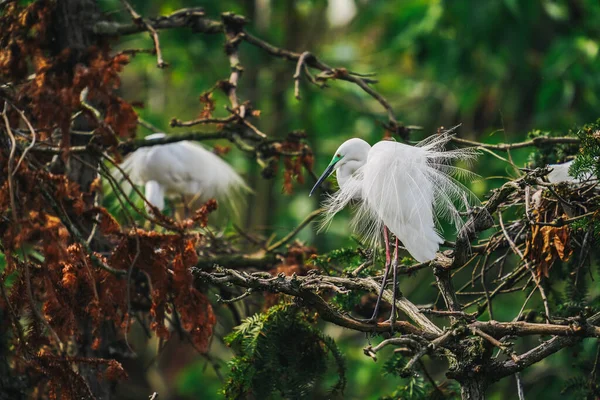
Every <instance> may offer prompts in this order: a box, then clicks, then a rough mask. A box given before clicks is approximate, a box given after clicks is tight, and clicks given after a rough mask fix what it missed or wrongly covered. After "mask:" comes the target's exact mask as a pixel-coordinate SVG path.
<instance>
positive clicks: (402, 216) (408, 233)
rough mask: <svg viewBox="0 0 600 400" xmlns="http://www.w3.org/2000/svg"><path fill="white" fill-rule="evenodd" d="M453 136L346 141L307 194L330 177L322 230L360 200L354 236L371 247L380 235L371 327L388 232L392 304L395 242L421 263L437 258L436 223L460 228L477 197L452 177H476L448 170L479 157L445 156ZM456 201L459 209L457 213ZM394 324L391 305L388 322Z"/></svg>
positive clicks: (466, 153)
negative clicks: (334, 184) (333, 185)
mask: <svg viewBox="0 0 600 400" xmlns="http://www.w3.org/2000/svg"><path fill="white" fill-rule="evenodd" d="M450 138H451V136H450V135H449V134H448V133H447V132H446V133H444V134H440V135H434V136H431V137H430V138H428V139H426V140H424V141H422V142H420V143H419V144H417V145H416V146H410V145H406V144H402V143H398V142H394V141H381V142H379V143H376V144H375V145H374V146H373V147H371V146H370V145H369V144H368V143H367V142H365V141H364V140H362V139H357V138H354V139H350V140H347V141H346V142H344V143H343V144H342V145H341V146H340V147H339V148H338V150H337V151H336V152H335V155H334V156H333V158H332V160H331V162H330V163H329V165H328V167H327V169H326V170H325V172H323V174H322V175H321V177H320V178H319V179H318V181H317V183H316V184H315V186H314V187H313V189H312V190H311V192H310V194H311V195H312V193H313V192H314V190H315V189H316V188H317V187H318V186H319V185H320V184H321V183H322V182H323V181H324V180H325V179H326V178H327V177H328V176H329V175H331V174H332V173H333V172H334V171H336V178H337V181H338V184H339V190H338V191H337V192H336V193H335V194H333V195H332V196H331V197H330V198H329V199H328V200H327V201H326V202H325V216H326V218H325V223H324V225H326V224H327V223H328V222H329V221H330V220H331V218H333V216H334V215H335V214H336V213H337V212H338V211H340V210H341V209H343V208H344V207H345V206H346V205H347V204H348V203H350V202H351V201H352V200H359V205H358V210H357V212H356V213H355V216H354V218H353V221H352V226H353V228H354V230H355V231H356V232H357V233H359V234H360V235H361V236H362V237H363V238H365V239H366V240H367V241H368V242H369V243H370V244H371V245H372V246H375V245H377V244H378V243H379V242H380V241H381V232H382V231H383V237H384V244H385V249H386V264H385V271H384V275H383V282H382V285H381V290H380V293H379V297H378V299H377V303H376V305H375V310H374V313H373V316H372V317H371V319H370V320H369V321H372V322H373V321H374V320H375V318H376V316H377V313H378V309H379V303H380V301H381V295H382V294H383V290H384V287H385V284H386V279H387V275H388V273H389V269H390V264H391V260H390V258H391V257H390V249H389V241H388V229H389V231H390V232H392V233H393V234H394V235H395V236H396V253H395V258H396V260H395V262H394V263H393V275H394V277H393V279H394V282H393V285H394V291H393V294H394V299H395V295H396V287H395V286H396V270H397V264H398V263H397V257H398V254H397V252H398V240H400V241H401V242H402V244H403V245H404V247H405V248H406V250H408V252H409V253H410V254H411V255H412V256H413V257H414V258H415V259H416V260H417V261H419V262H426V261H429V260H432V259H434V258H435V255H436V252H437V251H438V249H439V246H440V244H442V243H443V242H444V239H443V238H442V236H441V235H440V231H439V230H438V229H437V228H436V222H437V217H444V218H448V219H449V220H450V221H451V222H452V223H453V224H454V226H455V227H456V228H457V229H458V228H459V227H460V226H461V224H462V219H461V217H460V214H459V209H461V208H464V207H465V206H467V205H468V203H469V202H470V201H476V198H475V196H474V195H473V194H472V193H471V192H470V191H469V190H468V189H467V188H466V187H464V186H463V185H462V184H461V183H459V182H458V181H457V180H456V179H454V178H453V175H474V174H471V173H470V172H469V171H466V170H464V169H462V168H458V167H454V166H452V165H450V163H451V162H452V161H455V160H469V159H472V158H474V157H476V156H477V154H478V153H477V152H476V151H475V150H474V149H458V150H450V151H444V149H443V148H444V145H445V144H446V143H447V142H448V141H449V140H450ZM457 200H458V201H459V208H457V207H456V205H455V204H456V203H457ZM394 318H395V301H393V302H392V317H391V319H392V320H394Z"/></svg>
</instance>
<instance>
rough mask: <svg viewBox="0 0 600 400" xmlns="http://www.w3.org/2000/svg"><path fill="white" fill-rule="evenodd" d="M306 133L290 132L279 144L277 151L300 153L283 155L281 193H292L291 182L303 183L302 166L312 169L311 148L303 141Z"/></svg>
mask: <svg viewBox="0 0 600 400" xmlns="http://www.w3.org/2000/svg"><path fill="white" fill-rule="evenodd" d="M305 137H306V134H304V133H303V132H292V133H290V134H289V135H288V137H287V140H285V141H284V142H282V143H281V144H280V147H279V148H278V151H281V152H284V153H300V155H297V156H287V155H284V156H283V165H284V167H285V170H284V172H283V193H285V194H292V192H293V182H294V181H296V182H297V183H299V184H304V175H303V174H302V167H304V168H305V169H306V170H307V171H312V168H313V164H314V156H313V153H312V150H311V149H310V148H309V147H308V145H307V144H306V143H305V142H304V141H303V139H304V138H305Z"/></svg>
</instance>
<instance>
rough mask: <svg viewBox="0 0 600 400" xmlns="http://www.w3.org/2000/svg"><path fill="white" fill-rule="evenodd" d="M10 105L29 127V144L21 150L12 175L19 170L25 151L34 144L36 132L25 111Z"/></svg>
mask: <svg viewBox="0 0 600 400" xmlns="http://www.w3.org/2000/svg"><path fill="white" fill-rule="evenodd" d="M5 104H6V103H5ZM12 107H13V109H14V110H15V111H16V112H17V113H18V114H19V116H20V117H21V119H22V120H23V121H24V122H25V124H26V125H27V129H29V132H30V133H31V143H30V144H29V146H27V147H26V148H25V150H23V154H21V157H20V158H19V162H17V166H16V167H15V169H14V171H13V176H14V174H16V173H17V171H18V170H19V167H20V166H21V163H22V162H23V160H24V159H25V156H26V155H27V152H29V151H30V150H31V149H33V147H34V146H35V142H36V140H37V133H36V132H35V129H34V128H33V126H32V125H31V122H29V119H28V118H27V116H25V113H24V112H23V111H21V110H20V109H18V108H17V107H15V106H14V105H13V106H12Z"/></svg>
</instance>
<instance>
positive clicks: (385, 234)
mask: <svg viewBox="0 0 600 400" xmlns="http://www.w3.org/2000/svg"><path fill="white" fill-rule="evenodd" d="M383 240H384V241H385V271H384V272H383V280H382V281H381V288H380V289H379V295H378V296H377V302H376V303H375V309H374V310H373V315H372V316H371V318H369V319H368V320H366V321H365V322H367V323H369V324H371V323H374V322H376V320H377V314H379V307H380V306H381V297H382V296H383V291H384V290H385V284H386V283H387V277H388V275H389V273H390V264H391V262H390V258H391V257H390V243H389V237H388V229H387V227H386V226H385V225H384V226H383Z"/></svg>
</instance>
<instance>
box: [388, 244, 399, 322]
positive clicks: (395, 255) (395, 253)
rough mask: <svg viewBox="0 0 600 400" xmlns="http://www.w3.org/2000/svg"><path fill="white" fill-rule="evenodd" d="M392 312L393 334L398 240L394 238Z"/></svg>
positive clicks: (396, 288) (396, 289)
mask: <svg viewBox="0 0 600 400" xmlns="http://www.w3.org/2000/svg"><path fill="white" fill-rule="evenodd" d="M392 271H393V272H392V279H393V281H392V312H391V314H390V319H389V321H390V327H391V330H392V333H393V332H394V324H395V323H396V292H397V291H398V238H396V248H395V249H394V261H392Z"/></svg>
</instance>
